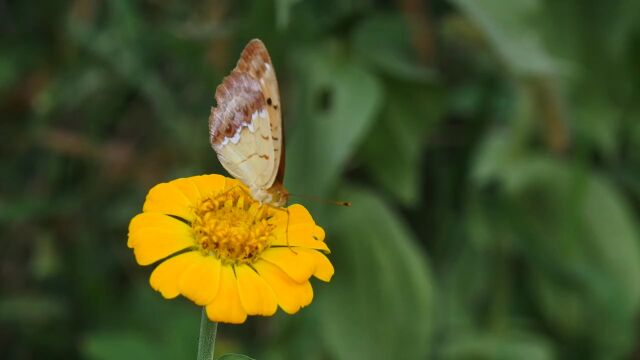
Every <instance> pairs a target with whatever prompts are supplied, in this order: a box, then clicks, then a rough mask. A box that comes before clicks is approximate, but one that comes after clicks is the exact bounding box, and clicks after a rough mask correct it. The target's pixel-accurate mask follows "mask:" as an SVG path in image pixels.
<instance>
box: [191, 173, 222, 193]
mask: <svg viewBox="0 0 640 360" xmlns="http://www.w3.org/2000/svg"><path fill="white" fill-rule="evenodd" d="M191 181H193V184H194V185H195V186H196V188H197V189H198V192H199V193H200V196H205V197H206V196H209V195H211V194H217V193H219V192H221V191H224V189H225V188H226V183H227V181H228V180H227V179H226V178H225V177H224V176H222V175H217V174H212V175H200V176H194V177H191Z"/></svg>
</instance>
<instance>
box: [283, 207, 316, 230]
mask: <svg viewBox="0 0 640 360" xmlns="http://www.w3.org/2000/svg"><path fill="white" fill-rule="evenodd" d="M287 217H289V226H294V225H298V224H311V225H315V221H313V218H312V217H311V214H309V211H308V210H307V209H306V208H305V207H304V206H302V205H300V204H293V205H291V206H289V207H287V208H285V211H276V215H275V217H274V219H273V222H276V223H277V224H278V226H286V225H287Z"/></svg>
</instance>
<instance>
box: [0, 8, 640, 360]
mask: <svg viewBox="0 0 640 360" xmlns="http://www.w3.org/2000/svg"><path fill="white" fill-rule="evenodd" d="M254 37H259V38H261V39H262V40H263V41H264V42H265V43H266V45H267V47H268V49H269V51H270V52H271V56H272V58H273V62H274V64H275V67H276V70H277V73H278V76H279V80H280V88H281V92H282V104H283V110H284V119H285V120H284V121H285V124H286V129H287V150H288V151H287V174H286V178H285V184H286V186H287V188H288V189H289V190H290V191H291V192H293V193H299V194H308V195H314V196H319V197H322V198H328V199H344V200H350V201H353V203H354V206H353V207H351V208H340V207H335V206H323V205H320V204H318V203H313V202H309V201H305V200H304V199H295V198H294V201H299V202H302V203H304V204H305V205H306V206H308V207H309V208H310V209H311V210H312V213H313V214H314V217H315V218H316V220H317V221H318V222H319V223H320V224H321V225H322V226H323V227H325V229H326V230H327V239H326V241H327V243H328V244H329V246H330V247H331V249H332V250H333V254H332V255H331V259H332V261H333V262H334V265H335V268H336V274H335V277H334V279H333V281H332V282H331V283H330V284H324V283H321V282H314V290H315V299H314V302H313V303H312V305H311V306H309V307H308V308H305V309H303V310H302V311H301V312H300V313H299V314H297V315H296V316H287V315H285V314H283V313H282V312H279V313H278V314H277V315H276V316H275V317H272V318H252V319H251V320H249V321H248V322H247V323H246V324H244V325H242V326H231V325H222V326H221V327H220V329H219V330H220V331H219V334H220V337H219V344H218V352H219V353H220V354H222V353H223V352H241V353H245V354H247V355H250V356H252V357H255V358H258V359H311V360H314V359H536V360H537V359H541V360H542V359H632V358H636V357H637V356H640V332H639V331H638V327H639V325H640V316H639V315H640V234H639V232H638V231H639V227H638V224H639V222H638V219H639V218H640V176H639V175H640V88H639V86H640V2H638V1H633V0H628V1H625V0H612V1H599V0H563V1H557V0H511V1H506V0H505V1H502V0H451V1H444V0H431V1H424V2H420V1H417V0H397V1H373V0H370V1H367V0H352V1H338V0H333V1H321V0H315V1H311V0H308V1H307V0H277V1H255V2H251V1H231V0H227V1H218V2H215V1H179V0H145V1H125V0H76V1H41V2H31V1H11V0H3V1H0V96H1V99H2V100H0V118H1V120H0V151H1V158H0V170H1V173H0V231H1V232H0V236H1V243H0V358H3V359H57V358H64V359H75V358H83V359H125V360H126V359H192V358H194V357H195V351H196V344H197V331H198V322H199V316H200V309H199V308H198V307H197V306H195V305H193V304H191V303H189V302H188V301H186V300H184V299H179V300H173V301H165V300H163V299H162V298H161V296H160V295H159V294H158V293H156V292H154V291H153V290H152V289H151V288H150V287H149V285H148V276H149V274H150V272H151V270H152V269H151V268H150V267H148V268H142V267H139V266H138V265H136V264H135V261H134V258H133V254H132V251H131V250H130V249H128V248H127V247H126V237H127V226H128V222H129V220H130V219H131V217H133V216H134V215H135V214H136V213H138V212H139V211H140V210H141V207H142V203H143V201H144V197H145V194H146V192H147V191H148V190H149V189H150V187H152V186H153V185H155V184H157V183H159V182H164V181H169V180H171V179H174V178H177V177H181V176H192V175H197V174H203V173H224V172H223V170H222V169H221V167H220V165H219V163H218V161H217V159H216V157H215V154H214V152H213V150H211V148H210V147H209V144H208V134H207V132H208V129H207V118H208V115H209V111H210V107H211V106H212V105H214V99H213V93H214V90H215V87H216V85H217V84H218V83H219V82H220V81H221V79H222V77H223V76H224V75H226V74H227V73H228V72H229V71H230V70H231V68H232V67H233V65H234V63H235V61H236V59H237V57H238V55H239V53H240V51H241V49H242V47H243V46H244V44H246V42H247V41H248V40H249V39H251V38H254Z"/></svg>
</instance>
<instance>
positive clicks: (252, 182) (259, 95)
mask: <svg viewBox="0 0 640 360" xmlns="http://www.w3.org/2000/svg"><path fill="white" fill-rule="evenodd" d="M215 98H216V102H217V106H216V107H213V108H211V115H210V116H209V136H210V141H211V147H213V149H214V150H215V152H216V155H217V156H218V160H220V163H221V164H222V166H223V167H224V168H225V169H226V170H227V171H228V172H229V174H231V175H232V176H233V177H235V178H236V179H238V180H240V181H242V182H243V183H244V184H245V185H246V186H247V187H248V188H249V190H250V191H251V196H252V197H253V198H254V199H255V200H257V201H259V202H260V203H267V204H269V205H272V206H276V207H282V206H284V205H286V203H287V200H288V197H289V193H288V192H287V190H286V189H285V188H284V185H283V180H284V130H283V128H282V113H281V107H280V93H279V91H278V80H277V79H276V73H275V70H274V68H273V64H272V63H271V57H270V56H269V52H268V51H267V48H266V47H265V46H264V44H263V43H262V41H260V40H259V39H253V40H251V41H249V43H248V44H247V45H246V46H245V48H244V50H243V51H242V53H241V54H240V59H239V60H238V63H237V64H236V67H235V68H234V69H233V70H232V71H231V73H230V74H229V75H228V76H227V77H225V78H224V79H223V80H222V83H221V84H220V85H218V87H217V88H216V94H215Z"/></svg>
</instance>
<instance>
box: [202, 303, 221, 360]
mask: <svg viewBox="0 0 640 360" xmlns="http://www.w3.org/2000/svg"><path fill="white" fill-rule="evenodd" d="M217 332H218V323H217V322H215V321H210V320H209V318H208V317H207V311H206V309H205V308H204V307H203V308H202V318H201V319H200V339H199V340H198V360H213V353H214V351H215V347H216V333H217Z"/></svg>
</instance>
